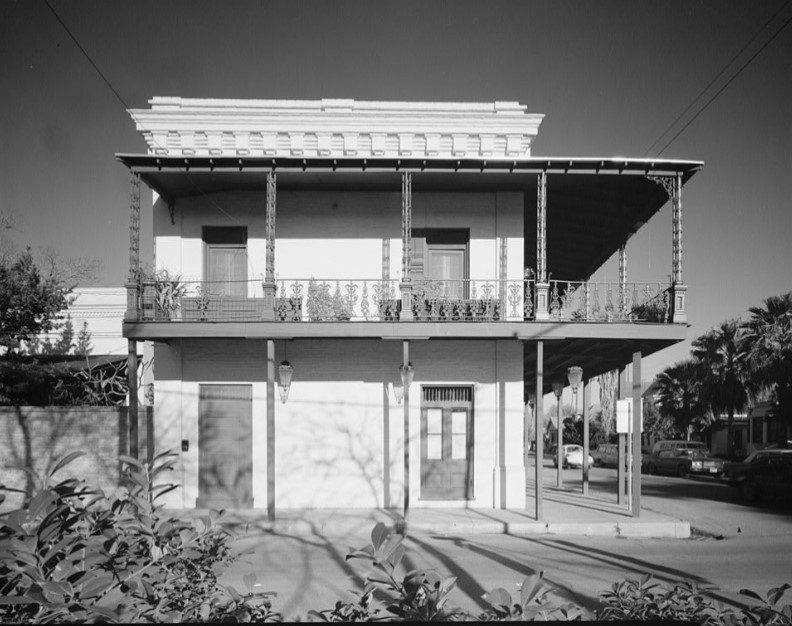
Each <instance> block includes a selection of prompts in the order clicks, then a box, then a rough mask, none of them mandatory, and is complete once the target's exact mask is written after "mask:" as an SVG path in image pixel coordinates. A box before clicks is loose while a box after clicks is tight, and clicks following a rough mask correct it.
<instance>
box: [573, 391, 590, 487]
mask: <svg viewBox="0 0 792 626" xmlns="http://www.w3.org/2000/svg"><path fill="white" fill-rule="evenodd" d="M590 402H591V386H590V385H589V379H588V378H587V379H586V380H584V381H583V411H582V413H581V415H582V417H583V468H582V469H583V495H584V496H587V495H588V492H589V469H590V468H589V462H588V458H589V448H590V447H591V441H590V439H589V415H588V405H589V403H590ZM575 408H577V407H575Z"/></svg>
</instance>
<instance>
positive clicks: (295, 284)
mask: <svg viewBox="0 0 792 626" xmlns="http://www.w3.org/2000/svg"><path fill="white" fill-rule="evenodd" d="M537 287H539V288H545V287H542V286H541V285H539V286H537V284H536V281H535V280H533V279H530V280H529V279H526V280H485V279H465V280H415V281H412V282H411V283H410V287H409V298H403V294H402V288H401V284H400V281H399V280H395V279H389V280H377V279H352V280H350V279H344V280H340V279H339V280H336V279H332V280H331V279H316V278H305V279H283V280H278V281H277V289H276V292H275V298H274V303H273V302H272V300H270V304H269V305H267V304H266V302H267V299H266V298H265V294H264V289H263V285H262V282H261V281H257V280H256V281H226V282H208V281H183V280H181V279H179V278H178V277H177V278H171V279H169V280H144V281H141V283H140V284H139V286H138V293H137V298H136V301H137V303H138V307H137V316H136V317H135V319H137V320H139V321H157V322H165V321H167V322H179V321H181V322H255V321H263V320H271V319H273V316H274V319H275V320H276V321H280V322H331V321H352V322H358V321H363V322H394V321H404V318H405V317H408V316H405V315H403V314H402V307H403V300H405V299H407V300H408V301H409V303H410V307H411V314H412V315H411V316H410V317H412V319H413V320H415V321H442V322H455V321H456V322H458V321H474V322H501V321H532V320H535V319H537V318H539V319H542V318H547V319H550V320H554V321H567V322H575V321H579V322H619V321H647V322H661V323H667V322H669V321H670V297H669V289H668V286H667V285H663V284H662V283H627V284H626V285H620V284H618V283H603V282H574V281H562V280H551V281H548V283H547V287H546V289H547V300H548V308H547V312H546V315H541V313H543V312H540V315H537V314H536V313H537V312H536V310H535V306H536V299H537V297H536V292H537Z"/></svg>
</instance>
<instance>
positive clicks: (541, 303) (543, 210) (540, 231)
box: [534, 172, 550, 320]
mask: <svg viewBox="0 0 792 626" xmlns="http://www.w3.org/2000/svg"><path fill="white" fill-rule="evenodd" d="M549 308H550V283H548V282H547V172H542V173H541V174H539V178H538V180H537V187H536V313H535V318H534V319H536V320H547V319H550V310H549Z"/></svg>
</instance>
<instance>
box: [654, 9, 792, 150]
mask: <svg viewBox="0 0 792 626" xmlns="http://www.w3.org/2000/svg"><path fill="white" fill-rule="evenodd" d="M787 4H788V3H787ZM790 23H792V16H790V17H789V18H788V19H787V21H786V22H784V23H783V24H782V25H781V26H780V27H779V28H778V30H776V32H775V33H773V35H772V36H771V37H770V38H769V39H768V40H767V41H766V42H765V43H764V44H762V46H761V47H760V48H759V49H758V50H757V51H756V52H755V53H754V54H753V55H752V56H751V58H749V59H748V60H747V61H746V62H745V63H743V65H742V66H740V68H739V69H738V70H737V71H736V72H735V73H734V74H733V75H732V77H731V78H730V79H729V80H728V81H726V83H725V84H724V85H723V87H721V88H720V89H718V91H717V92H715V95H713V96H712V97H711V98H710V99H709V100H707V102H706V103H705V104H704V106H703V107H701V108H700V109H699V110H698V111H697V112H696V114H695V115H694V116H693V117H692V118H690V120H688V122H687V123H686V124H685V125H684V126H683V127H682V128H680V129H679V131H678V132H677V133H676V134H675V135H674V136H673V137H671V139H670V140H669V141H668V143H666V144H665V145H664V146H663V147H662V149H661V150H660V152H658V153H657V155H658V156H660V155H661V154H663V152H665V150H666V148H668V146H670V145H671V144H672V143H674V141H675V140H676V139H677V138H678V137H679V136H680V135H681V134H682V133H683V132H684V131H685V130H686V129H687V128H688V126H690V125H691V124H692V123H693V122H694V121H695V120H696V119H697V118H698V117H699V115H701V114H702V113H703V112H704V111H705V110H706V109H707V107H709V105H710V104H712V103H713V102H714V101H715V99H716V98H717V97H718V96H720V95H721V94H722V93H723V92H724V91H725V89H726V88H727V87H728V86H729V85H731V84H732V83H733V82H734V80H735V79H736V78H737V77H738V76H739V75H740V74H741V73H742V72H743V70H745V68H747V67H748V66H749V65H750V64H751V63H752V62H753V60H754V59H755V58H756V57H758V56H759V54H761V52H762V51H763V50H764V49H765V48H767V46H769V45H770V44H771V43H772V42H773V40H775V38H776V37H778V35H780V34H781V32H782V31H783V30H784V29H785V28H786V27H787V26H789V24H790Z"/></svg>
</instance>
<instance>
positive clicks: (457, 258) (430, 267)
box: [426, 245, 467, 299]
mask: <svg viewBox="0 0 792 626" xmlns="http://www.w3.org/2000/svg"><path fill="white" fill-rule="evenodd" d="M426 265H427V266H426V277H427V278H428V279H429V280H430V281H434V282H435V284H436V285H437V286H438V290H439V293H438V294H437V295H438V297H441V298H453V299H460V298H464V297H466V296H465V292H466V291H467V289H466V284H465V265H466V263H465V248H464V247H457V246H449V245H428V246H427V264H426Z"/></svg>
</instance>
